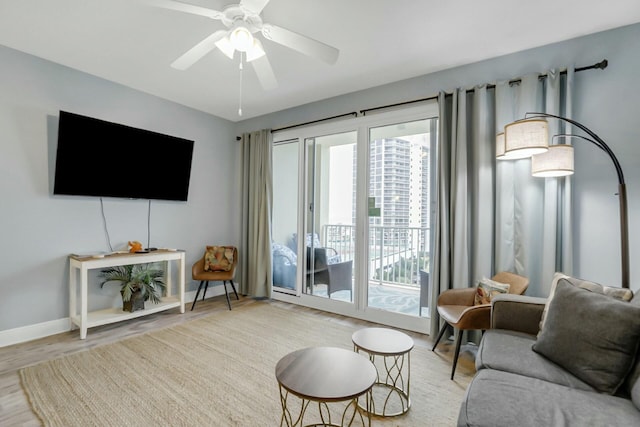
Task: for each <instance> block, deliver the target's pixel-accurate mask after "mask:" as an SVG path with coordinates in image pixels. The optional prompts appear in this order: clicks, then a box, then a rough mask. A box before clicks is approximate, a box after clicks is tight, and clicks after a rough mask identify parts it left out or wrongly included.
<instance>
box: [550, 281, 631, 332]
mask: <svg viewBox="0 0 640 427" xmlns="http://www.w3.org/2000/svg"><path fill="white" fill-rule="evenodd" d="M561 279H566V280H567V281H568V282H569V283H571V284H572V285H573V286H576V287H578V288H582V289H587V290H589V291H591V292H595V293H597V294H604V295H607V296H610V297H612V298H615V299H619V300H621V301H631V299H632V298H633V291H631V289H624V288H614V287H610V286H603V285H601V284H599V283H595V282H590V281H588V280H582V279H578V278H575V277H571V276H567V275H566V274H564V273H560V272H556V273H555V274H554V275H553V280H552V281H551V290H550V292H549V297H548V298H547V303H546V304H545V307H544V311H543V312H542V319H541V320H540V330H542V327H543V326H544V322H545V320H546V319H547V311H548V310H549V304H550V303H551V301H552V300H553V297H554V295H555V292H556V286H558V282H559V281H560V280H561Z"/></svg>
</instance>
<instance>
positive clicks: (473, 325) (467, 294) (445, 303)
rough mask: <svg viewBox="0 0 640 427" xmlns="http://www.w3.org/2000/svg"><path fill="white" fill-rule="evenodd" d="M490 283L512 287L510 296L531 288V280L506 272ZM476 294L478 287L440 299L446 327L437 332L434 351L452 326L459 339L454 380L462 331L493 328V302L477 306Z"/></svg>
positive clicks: (439, 308) (455, 291)
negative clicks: (491, 325) (491, 326)
mask: <svg viewBox="0 0 640 427" xmlns="http://www.w3.org/2000/svg"><path fill="white" fill-rule="evenodd" d="M491 280H493V281H495V282H500V283H504V284H509V293H510V294H517V295H522V294H523V293H524V292H525V291H526V290H527V287H528V286H529V279H527V278H526V277H522V276H519V275H517V274H514V273H509V272H506V271H503V272H500V273H498V274H496V275H495V276H493V277H492V278H491ZM476 294H477V288H466V289H449V290H447V291H444V292H443V293H441V294H440V296H439V297H438V302H437V309H438V314H439V315H440V317H442V320H444V324H443V325H442V328H441V329H440V332H439V333H438V338H436V342H435V343H434V344H433V348H432V351H435V349H436V346H437V345H438V343H439V342H440V339H441V338H442V336H443V335H444V333H445V331H446V330H447V328H448V326H452V327H453V329H454V332H455V337H456V350H455V354H454V356H453V368H452V369H451V379H453V376H454V374H455V372H456V364H457V363H458V355H459V354H460V343H461V342H462V335H463V332H464V331H466V330H481V331H483V332H484V331H485V330H486V329H489V328H490V324H491V303H488V304H479V305H474V304H475V299H476Z"/></svg>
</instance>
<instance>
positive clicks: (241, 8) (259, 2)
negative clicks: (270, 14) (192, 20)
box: [150, 0, 340, 90]
mask: <svg viewBox="0 0 640 427" xmlns="http://www.w3.org/2000/svg"><path fill="white" fill-rule="evenodd" d="M150 3H151V4H152V5H154V6H157V7H161V8H164V9H171V10H177V11H179V12H184V13H190V14H193V15H200V16H206V17H209V18H211V19H215V20H219V21H221V22H222V23H223V24H224V26H225V27H227V29H224V30H218V31H215V32H214V33H212V34H211V35H210V36H208V37H207V38H205V39H204V40H202V41H201V42H200V43H198V44H196V45H195V46H194V47H192V48H191V49H189V50H188V51H187V52H185V53H184V54H183V55H182V56H180V57H179V58H178V59H176V60H175V61H174V62H173V63H172V64H171V66H172V67H173V68H176V69H179V70H186V69H188V68H189V67H191V66H192V65H193V64H195V63H196V62H197V61H199V60H200V59H201V58H202V57H204V56H205V55H206V54H207V53H209V52H211V51H213V50H214V49H215V48H218V49H219V50H220V51H221V52H222V53H224V54H225V55H226V56H228V57H229V58H231V59H233V57H234V54H235V52H236V51H239V52H241V55H242V54H244V59H245V61H246V62H250V63H251V65H252V66H253V69H254V70H255V72H256V75H257V76H258V80H259V81H260V84H261V85H262V87H263V88H264V89H265V90H269V89H274V88H276V87H277V86H278V82H277V80H276V77H275V75H274V74H273V69H272V68H271V64H270V63H269V60H268V59H267V56H266V54H265V51H264V49H263V47H262V43H261V42H260V40H259V39H258V38H256V37H254V34H256V33H261V34H262V35H263V37H264V38H265V39H267V40H271V41H273V42H276V43H278V44H281V45H283V46H286V47H288V48H290V49H293V50H296V51H298V52H300V53H303V54H305V55H308V56H310V57H312V58H316V59H319V60H321V61H324V62H326V63H328V64H335V63H336V61H337V60H338V55H339V53H340V51H339V50H338V49H336V48H335V47H332V46H329V45H327V44H324V43H322V42H320V41H318V40H314V39H311V38H309V37H307V36H303V35H301V34H298V33H295V32H293V31H291V30H287V29H286V28H282V27H280V26H277V25H273V24H267V23H265V22H262V18H261V17H260V13H261V12H262V10H263V9H264V8H265V6H266V5H267V3H269V0H240V3H239V4H232V5H230V6H227V7H225V8H224V9H223V10H222V11H217V10H213V9H209V8H207V7H202V6H196V5H193V4H188V3H183V2H181V1H177V0H151V1H150ZM241 59H242V58H241ZM241 64H242V62H241Z"/></svg>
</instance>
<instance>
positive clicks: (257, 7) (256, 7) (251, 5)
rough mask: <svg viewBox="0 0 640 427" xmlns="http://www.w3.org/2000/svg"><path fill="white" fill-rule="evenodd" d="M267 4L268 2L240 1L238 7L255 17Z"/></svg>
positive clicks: (267, 0)
mask: <svg viewBox="0 0 640 427" xmlns="http://www.w3.org/2000/svg"><path fill="white" fill-rule="evenodd" d="M267 3H269V0H240V6H241V7H246V8H247V9H249V10H250V11H252V12H255V14H256V15H260V12H262V9H264V7H265V6H266V5H267Z"/></svg>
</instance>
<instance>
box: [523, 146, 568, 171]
mask: <svg viewBox="0 0 640 427" xmlns="http://www.w3.org/2000/svg"><path fill="white" fill-rule="evenodd" d="M572 174H573V147H572V146H571V145H567V144H558V145H550V146H549V150H548V151H547V152H545V153H542V154H536V155H534V156H532V157H531V175H533V176H537V177H541V178H550V177H557V176H567V175H572Z"/></svg>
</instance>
